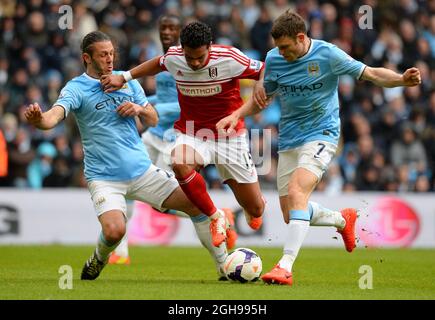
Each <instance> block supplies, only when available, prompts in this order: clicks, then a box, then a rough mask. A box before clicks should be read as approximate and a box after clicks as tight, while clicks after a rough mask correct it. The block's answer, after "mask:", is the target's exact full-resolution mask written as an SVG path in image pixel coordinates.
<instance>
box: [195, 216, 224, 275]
mask: <svg viewBox="0 0 435 320" xmlns="http://www.w3.org/2000/svg"><path fill="white" fill-rule="evenodd" d="M191 220H192V222H193V225H194V226H195V231H196V234H197V235H198V238H199V240H200V241H201V244H202V245H203V246H204V247H205V248H206V249H207V250H208V252H209V253H210V255H211V256H212V258H213V261H214V262H215V265H216V269H217V270H218V272H219V269H220V267H221V266H223V263H224V262H225V259H226V257H227V255H228V252H227V247H226V243H225V242H222V244H220V245H219V246H218V247H215V246H214V245H213V243H212V238H211V233H210V219H209V218H208V217H207V216H206V215H205V214H200V215H197V216H194V217H191Z"/></svg>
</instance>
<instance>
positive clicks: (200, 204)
mask: <svg viewBox="0 0 435 320" xmlns="http://www.w3.org/2000/svg"><path fill="white" fill-rule="evenodd" d="M177 180H178V182H179V184H180V187H181V189H183V192H184V193H185V194H186V196H187V197H188V198H189V200H190V201H191V202H192V203H193V204H194V205H195V206H196V207H197V208H198V209H199V210H201V212H203V213H204V214H206V215H207V216H209V217H210V216H212V215H213V214H215V213H216V212H217V209H216V207H215V206H214V204H213V201H212V200H211V198H210V196H209V194H208V193H207V186H206V184H205V181H204V178H203V177H202V176H201V175H200V174H199V173H197V172H196V171H195V170H192V172H191V173H189V174H188V175H187V176H186V177H182V178H178V177H177Z"/></svg>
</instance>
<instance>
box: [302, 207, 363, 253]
mask: <svg viewBox="0 0 435 320" xmlns="http://www.w3.org/2000/svg"><path fill="white" fill-rule="evenodd" d="M308 206H309V210H310V215H311V220H310V225H311V226H326V227H336V228H337V232H338V233H339V234H341V236H342V237H343V241H344V246H345V248H346V250H347V251H348V252H352V251H353V249H354V248H355V247H356V243H355V224H356V220H357V217H358V214H357V210H356V209H354V208H346V209H343V210H341V212H339V211H334V210H330V209H328V208H325V207H323V206H321V205H320V204H318V203H317V202H314V201H310V202H309V203H308Z"/></svg>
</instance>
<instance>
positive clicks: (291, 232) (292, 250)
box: [279, 210, 310, 272]
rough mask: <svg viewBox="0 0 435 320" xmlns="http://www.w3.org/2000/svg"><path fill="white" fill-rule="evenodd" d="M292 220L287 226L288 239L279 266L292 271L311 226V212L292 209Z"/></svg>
mask: <svg viewBox="0 0 435 320" xmlns="http://www.w3.org/2000/svg"><path fill="white" fill-rule="evenodd" d="M290 217H291V218H290V222H289V224H288V226H287V239H286V241H285V245H284V252H283V253H284V254H283V256H282V258H281V260H280V261H279V267H281V268H283V269H286V270H287V271H289V272H291V271H292V268H293V263H294V262H295V260H296V257H297V255H298V253H299V249H300V248H301V246H302V243H303V241H304V239H305V236H306V235H307V232H308V228H309V227H310V221H309V213H308V211H306V210H291V211H290Z"/></svg>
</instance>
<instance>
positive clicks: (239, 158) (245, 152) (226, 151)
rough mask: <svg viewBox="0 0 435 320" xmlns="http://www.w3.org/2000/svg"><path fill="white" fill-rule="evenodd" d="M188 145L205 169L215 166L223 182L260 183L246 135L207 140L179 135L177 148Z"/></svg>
mask: <svg viewBox="0 0 435 320" xmlns="http://www.w3.org/2000/svg"><path fill="white" fill-rule="evenodd" d="M182 144H186V145H188V146H191V147H192V148H193V149H195V151H196V152H198V153H199V155H200V156H201V157H202V159H203V160H204V163H203V165H204V167H206V166H207V165H209V164H214V165H215V166H216V169H217V170H218V172H219V175H220V176H221V178H222V180H223V181H224V182H225V181H226V180H229V179H234V180H235V181H237V182H238V183H254V182H257V181H258V176H257V170H256V169H255V165H254V162H253V161H252V156H251V154H250V153H249V145H248V141H247V138H246V134H243V135H240V136H237V137H232V138H228V139H217V140H213V139H206V140H205V141H204V140H202V139H199V138H196V137H192V136H189V135H185V134H182V133H178V134H177V140H176V141H175V146H178V145H182Z"/></svg>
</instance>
